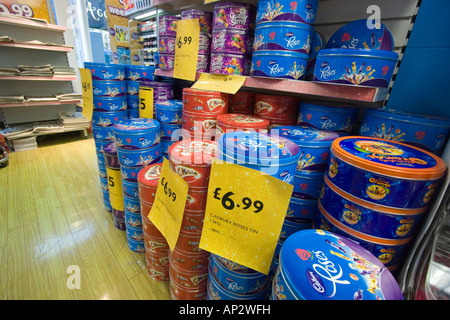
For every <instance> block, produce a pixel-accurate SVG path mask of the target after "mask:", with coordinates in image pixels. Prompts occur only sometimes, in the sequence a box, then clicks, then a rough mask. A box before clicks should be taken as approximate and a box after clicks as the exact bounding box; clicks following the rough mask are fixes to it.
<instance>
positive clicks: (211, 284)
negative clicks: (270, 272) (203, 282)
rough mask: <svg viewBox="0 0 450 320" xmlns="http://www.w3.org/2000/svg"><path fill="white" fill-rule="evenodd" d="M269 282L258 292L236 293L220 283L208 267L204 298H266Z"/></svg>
mask: <svg viewBox="0 0 450 320" xmlns="http://www.w3.org/2000/svg"><path fill="white" fill-rule="evenodd" d="M269 289H270V283H268V284H267V285H266V287H265V288H264V289H263V290H261V291H260V292H257V293H253V294H237V293H233V292H231V291H228V290H226V289H225V288H224V287H222V286H221V285H220V283H219V282H218V281H217V279H216V278H215V276H214V275H213V273H212V271H211V268H209V275H208V283H207V286H206V300H266V299H267V297H268V294H269Z"/></svg>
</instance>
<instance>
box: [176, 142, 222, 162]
mask: <svg viewBox="0 0 450 320" xmlns="http://www.w3.org/2000/svg"><path fill="white" fill-rule="evenodd" d="M216 152H217V143H216V142H214V141H209V140H182V141H178V142H175V143H174V144H173V145H171V146H170V147H169V157H170V159H171V160H172V161H174V162H179V163H184V164H191V165H210V164H211V159H212V158H214V157H215V156H216Z"/></svg>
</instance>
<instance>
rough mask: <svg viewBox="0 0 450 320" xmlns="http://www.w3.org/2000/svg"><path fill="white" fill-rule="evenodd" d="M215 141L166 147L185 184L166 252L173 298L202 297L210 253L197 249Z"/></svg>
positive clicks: (199, 141)
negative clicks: (174, 240)
mask: <svg viewBox="0 0 450 320" xmlns="http://www.w3.org/2000/svg"><path fill="white" fill-rule="evenodd" d="M216 151H217V144H216V143H215V142H213V141H206V140H203V141H202V140H183V141H179V142H176V143H174V144H173V145H172V146H171V147H170V149H169V164H170V166H171V168H172V170H174V171H175V172H176V173H177V174H178V175H180V176H181V177H182V178H183V179H184V180H185V181H186V182H187V184H188V186H189V189H188V197H187V201H186V206H185V210H184V214H183V221H182V224H181V230H180V234H179V236H178V241H177V243H176V245H175V248H174V249H173V251H172V252H170V253H169V259H170V262H169V271H170V294H171V297H172V299H174V300H204V299H205V298H206V283H207V278H208V258H209V252H208V251H205V250H202V249H200V247H199V243H200V238H201V234H202V229H203V219H204V216H205V208H206V199H207V194H208V183H209V174H210V170H211V159H212V158H213V157H214V156H215V153H216Z"/></svg>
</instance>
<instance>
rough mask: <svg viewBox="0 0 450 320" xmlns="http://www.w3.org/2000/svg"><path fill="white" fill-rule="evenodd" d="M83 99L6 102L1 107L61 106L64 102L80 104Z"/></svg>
mask: <svg viewBox="0 0 450 320" xmlns="http://www.w3.org/2000/svg"><path fill="white" fill-rule="evenodd" d="M82 102H83V100H81V99H75V100H64V101H51V102H27V103H5V104H0V108H12V107H37V106H60V105H63V104H79V103H82Z"/></svg>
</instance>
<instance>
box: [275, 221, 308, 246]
mask: <svg viewBox="0 0 450 320" xmlns="http://www.w3.org/2000/svg"><path fill="white" fill-rule="evenodd" d="M312 227H313V220H309V219H303V220H297V221H290V220H284V222H283V226H282V228H281V232H280V238H279V240H278V241H280V242H284V241H286V239H287V238H288V237H289V236H290V235H291V234H293V233H295V232H297V231H300V230H306V229H312Z"/></svg>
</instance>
